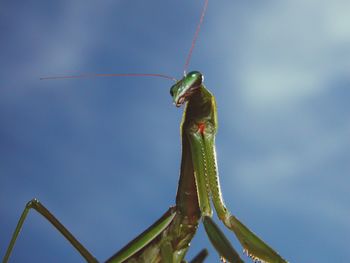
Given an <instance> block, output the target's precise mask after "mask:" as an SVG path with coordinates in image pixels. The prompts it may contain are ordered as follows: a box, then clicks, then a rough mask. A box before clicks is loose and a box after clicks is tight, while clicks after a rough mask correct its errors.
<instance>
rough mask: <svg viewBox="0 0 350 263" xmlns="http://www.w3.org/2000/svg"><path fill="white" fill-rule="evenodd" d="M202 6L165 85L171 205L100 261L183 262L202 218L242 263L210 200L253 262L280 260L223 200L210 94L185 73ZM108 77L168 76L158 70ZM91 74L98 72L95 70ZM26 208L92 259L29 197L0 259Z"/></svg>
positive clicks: (220, 245)
mask: <svg viewBox="0 0 350 263" xmlns="http://www.w3.org/2000/svg"><path fill="white" fill-rule="evenodd" d="M207 4H208V0H206V1H205V3H204V7H203V11H202V15H201V18H200V21H199V24H198V27H197V30H196V33H195V36H194V39H193V42H192V46H191V49H190V52H189V55H188V57H187V60H186V63H185V70H184V71H185V75H184V77H183V78H182V79H181V80H179V81H177V82H176V83H175V84H174V85H173V86H172V87H171V89H170V95H171V97H172V100H173V103H174V104H175V106H176V107H180V106H182V105H184V104H186V105H185V109H184V113H183V119H182V123H181V139H182V160H181V169H180V179H179V184H178V190H177V196H176V204H175V206H173V207H170V208H169V209H168V210H167V212H166V213H165V214H164V215H163V216H162V217H161V218H160V219H159V220H157V221H156V222H155V223H154V224H153V225H151V226H150V227H149V228H148V229H147V230H145V231H144V232H143V233H141V234H140V235H139V236H138V237H136V238H135V239H134V240H132V241H131V242H130V243H128V244H127V245H126V246H125V247H124V248H122V249H121V250H120V251H119V252H117V253H116V254H114V255H113V256H112V257H110V258H109V259H108V260H107V261H106V262H169V263H170V262H184V257H185V255H186V253H187V251H188V248H189V244H190V242H191V240H192V238H193V236H194V235H195V233H196V230H197V227H198V224H199V223H200V221H202V222H203V224H204V227H205V230H206V233H207V235H208V238H209V240H210V241H211V243H212V244H213V246H214V248H215V249H216V250H217V252H218V254H219V256H220V258H221V259H222V260H223V261H228V262H243V260H242V259H241V257H240V255H239V254H238V253H237V252H236V251H235V249H234V248H233V247H232V245H231V243H230V242H229V241H228V239H227V238H226V237H225V235H224V234H223V233H222V231H221V230H220V229H219V227H218V226H217V225H216V223H215V222H214V221H213V220H212V215H213V209H212V207H211V202H212V203H213V205H214V209H215V211H216V213H217V215H218V217H219V219H220V220H221V221H222V222H223V224H224V225H225V226H226V227H227V228H228V229H230V230H231V231H232V232H233V233H234V234H235V235H236V237H237V239H238V240H239V242H240V243H241V245H242V247H243V248H244V251H245V252H246V254H247V255H248V256H250V257H251V258H252V259H253V260H254V261H263V262H286V261H285V260H284V259H283V258H282V257H281V256H280V255H279V254H278V253H277V252H275V251H274V250H273V249H272V248H271V247H269V246H268V245H267V244H266V243H265V242H264V241H262V240H261V239H260V238H259V237H258V236H256V235H255V234H254V233H253V232H252V231H250V230H249V229H248V228H247V227H246V226H245V225H244V224H243V223H242V222H240V221H239V220H238V219H237V218H236V217H235V216H234V215H232V214H231V213H230V212H229V210H228V209H227V208H226V205H225V203H224V201H223V197H222V193H221V189H220V182H219V176H218V167H217V160H216V152H215V135H216V132H217V123H218V120H217V111H216V102H215V98H214V96H213V94H212V93H211V92H210V91H209V90H208V89H207V88H206V87H205V86H204V84H203V75H202V74H201V73H200V72H198V71H192V72H189V73H186V70H187V67H188V65H189V61H190V58H191V54H192V50H193V47H194V44H195V41H196V39H197V36H198V33H199V29H200V25H201V24H202V21H203V18H204V14H205V11H206V8H207ZM111 75H116V76H118V75H119V76H131V75H136V76H158V77H165V78H171V77H168V76H164V75H160V74H111ZM96 76H101V75H98V74H96ZM71 77H82V76H68V77H67V76H66V77H64V78H71ZM30 209H35V210H36V211H37V212H39V213H40V214H41V215H42V216H44V217H45V218H46V219H47V220H48V221H49V222H50V223H51V224H52V225H53V226H54V227H55V228H56V229H57V230H58V231H59V232H61V233H62V235H63V236H64V237H65V238H66V239H67V240H68V241H69V242H70V243H71V244H72V245H73V246H74V247H75V248H76V249H77V251H78V252H79V253H80V254H81V255H82V256H83V257H84V258H85V259H86V261H87V262H98V261H97V259H96V258H95V257H94V256H93V255H92V254H91V253H90V252H89V251H88V250H87V249H86V248H85V247H84V246H83V245H82V244H81V243H80V242H79V241H78V240H77V239H76V238H75V237H74V236H73V235H72V234H71V233H70V232H69V231H68V230H67V229H66V228H65V227H64V226H63V225H62V224H61V223H60V222H59V221H58V220H57V219H56V217H55V216H54V215H53V214H52V213H51V212H50V211H49V210H48V209H47V208H46V207H45V206H44V205H43V204H41V203H40V202H39V201H38V200H37V199H33V200H31V201H30V202H28V203H27V205H26V207H25V209H24V211H23V213H22V215H21V217H20V219H19V222H18V224H17V227H16V229H15V232H14V234H13V236H12V239H11V241H10V244H9V247H8V249H7V252H6V254H5V256H4V259H3V262H4V263H6V262H7V261H8V259H9V257H10V254H11V251H12V249H13V247H14V245H15V242H16V239H17V237H18V235H19V232H20V230H21V228H22V226H23V223H24V221H25V219H26V216H27V214H28V212H29V211H30ZM206 254H207V252H206V250H202V251H201V252H200V253H199V254H198V256H196V257H195V258H194V259H193V260H192V261H191V262H203V261H204V259H205V257H206Z"/></svg>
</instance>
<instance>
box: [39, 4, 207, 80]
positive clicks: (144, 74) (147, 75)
mask: <svg viewBox="0 0 350 263" xmlns="http://www.w3.org/2000/svg"><path fill="white" fill-rule="evenodd" d="M208 2H209V0H205V2H204V5H203V8H202V12H201V16H200V19H199V22H198V25H197V28H196V31H195V33H194V36H193V39H192V44H191V47H190V50H189V52H188V55H187V58H186V62H185V66H184V76H185V75H186V73H187V69H188V66H189V64H190V61H191V57H192V53H193V49H194V47H195V45H196V41H197V38H198V35H199V31H200V29H201V25H202V23H203V20H204V16H205V12H206V11H207V7H208ZM95 77H158V78H164V79H170V80H172V81H175V82H176V81H177V79H176V78H174V77H171V76H168V75H164V74H155V73H124V74H123V73H121V74H120V73H110V74H96V73H90V74H80V75H68V76H48V77H41V78H40V80H52V79H80V78H95Z"/></svg>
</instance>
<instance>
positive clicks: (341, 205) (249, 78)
mask: <svg viewBox="0 0 350 263" xmlns="http://www.w3.org/2000/svg"><path fill="white" fill-rule="evenodd" d="M202 3H203V1H199V0H194V1H183V0H182V1H164V0H163V1H160V0H159V1H140V0H133V1H131V0H128V1H126V0H125V1H93V0H91V1H79V0H77V1H54V2H52V1H50V2H47V1H31V0H30V1H26V2H25V3H23V1H11V2H2V3H1V4H0V30H1V31H0V32H1V35H2V40H1V42H0V54H1V55H0V57H1V59H0V68H1V70H0V79H1V82H0V121H1V127H0V175H1V177H0V255H1V256H3V254H4V250H5V247H6V246H7V244H8V241H9V239H10V236H11V233H12V231H13V230H14V227H15V224H16V223H17V220H18V218H19V215H20V214H21V212H22V210H23V208H24V205H25V203H26V202H27V201H29V200H30V199H31V198H33V197H37V198H38V199H39V200H41V201H42V202H43V203H44V204H45V205H46V206H47V207H48V208H49V209H50V210H51V211H52V212H53V213H54V214H55V215H56V216H57V217H58V218H59V219H60V220H61V222H62V223H64V224H65V225H66V226H67V227H68V228H69V229H70V230H71V231H72V232H73V233H74V234H75V235H76V236H77V237H78V239H79V240H81V242H82V243H84V244H85V245H86V247H87V248H88V249H90V251H91V252H92V253H93V254H94V255H95V256H96V257H97V258H98V259H99V260H105V259H107V258H108V257H109V256H111V255H112V254H113V253H115V252H116V251H117V250H118V249H120V248H121V247H122V246H123V245H124V244H125V243H127V242H128V241H129V240H131V239H132V238H133V237H135V236H136V235H137V234H138V233H140V232H141V231H142V230H144V229H145V228H146V227H148V226H149V225H150V224H151V223H152V222H154V221H155V220H156V219H157V218H158V217H159V216H160V215H161V214H163V212H164V211H165V210H166V209H167V208H168V207H169V206H170V205H172V204H174V198H175V194H176V188H177V181H178V173H179V165H180V149H181V146H180V137H179V123H180V120H181V115H182V110H179V109H177V108H175V107H174V106H173V105H172V102H171V98H170V96H169V88H170V86H171V85H172V83H171V82H169V81H167V80H163V79H157V78H107V79H106V78H103V79H102V78H95V79H79V80H60V81H59V80H57V81H40V80H39V77H41V76H47V75H58V74H62V75H64V74H79V73H89V72H94V73H128V72H143V73H164V74H169V75H172V76H174V77H177V78H180V76H181V74H182V71H183V65H184V63H185V58H186V55H187V52H188V50H189V47H190V44H191V40H192V36H193V33H194V30H195V27H196V24H197V22H198V18H199V13H200V10H201V8H202ZM349 12H350V2H349V1H346V0H334V1H316V0H307V1H301V0H286V1H274V0H271V1H263V2H261V1H225V2H220V1H210V2H209V6H208V12H207V16H206V18H205V21H204V24H203V27H202V31H201V33H200V36H199V39H198V42H197V46H196V48H195V50H194V53H193V57H192V61H191V64H190V69H194V70H200V71H201V72H202V73H203V74H204V76H205V83H206V85H207V87H208V88H209V89H210V90H211V91H212V92H213V93H214V94H215V96H216V98H217V103H218V114H219V132H218V134H217V155H218V163H219V172H220V179H221V184H222V190H223V195H224V199H225V201H226V204H227V206H228V207H229V208H230V210H231V211H232V212H233V213H234V214H235V215H237V216H238V217H239V218H240V219H241V220H242V221H243V222H245V223H246V224H247V225H248V226H249V227H250V228H251V229H253V230H254V231H255V232H256V233H258V234H259V235H260V236H262V237H263V239H264V240H266V241H267V242H268V243H269V244H271V245H272V246H273V247H275V248H276V249H277V250H278V251H279V252H280V253H281V254H282V255H283V256H284V257H285V258H286V259H288V260H289V261H290V262H298V263H299V262H325V263H326V262H348V259H349V258H350V253H349V249H348V244H349V243H350V238H349V236H350V235H349V234H350V205H349V200H350V191H349V185H350V178H349V172H350V165H349V154H350V140H349V132H350V119H349V114H348V113H349V110H350V106H349V103H348V98H349V97H350V90H349V84H350V76H349V73H348V71H349V68H350V18H349V15H348V14H349ZM221 227H222V228H224V227H223V226H222V225H221ZM226 233H227V235H228V236H229V237H230V239H231V240H232V242H233V244H234V245H235V247H236V248H237V249H238V250H239V251H241V248H240V246H239V245H238V243H237V242H236V240H235V237H234V236H233V234H231V233H229V232H226ZM203 247H208V248H209V249H210V259H209V260H208V262H218V257H217V255H216V252H215V251H213V249H212V248H211V245H210V244H209V241H208V239H207V238H206V236H205V233H204V231H203V228H202V227H200V229H199V231H198V235H197V236H196V237H195V238H194V240H193V242H192V245H191V249H190V252H189V256H188V257H187V258H191V257H193V255H195V254H196V253H197V252H198V251H199V250H200V249H201V248H203ZM25 261H26V262H84V260H82V259H81V257H80V256H79V255H78V254H77V253H76V252H75V251H74V249H72V248H71V247H70V246H69V245H68V243H67V242H66V241H65V240H64V239H63V238H62V237H61V236H60V235H59V234H58V233H57V232H56V231H55V230H54V229H53V228H52V227H51V226H50V225H49V224H48V223H47V222H46V221H45V220H43V219H42V218H41V217H40V216H39V215H37V214H36V213H35V212H33V213H31V214H30V215H29V218H28V220H27V221H26V224H25V227H24V230H23V232H22V234H21V236H20V238H19V241H18V242H17V244H16V247H15V250H14V253H13V256H12V262H25ZM247 262H249V260H247Z"/></svg>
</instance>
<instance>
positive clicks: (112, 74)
mask: <svg viewBox="0 0 350 263" xmlns="http://www.w3.org/2000/svg"><path fill="white" fill-rule="evenodd" d="M95 77H159V78H164V79H170V80H173V81H177V80H176V79H175V78H174V77H171V76H168V75H163V74H153V73H125V74H115V73H111V74H95V73H91V74H80V75H70V76H50V77H42V78H40V80H49V79H81V78H95Z"/></svg>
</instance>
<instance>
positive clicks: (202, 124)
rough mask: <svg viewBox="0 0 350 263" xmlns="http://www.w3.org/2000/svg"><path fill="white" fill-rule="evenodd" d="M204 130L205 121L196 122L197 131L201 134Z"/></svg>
mask: <svg viewBox="0 0 350 263" xmlns="http://www.w3.org/2000/svg"><path fill="white" fill-rule="evenodd" d="M204 130H205V123H204V122H201V123H198V131H199V132H200V133H201V134H203V133H204Z"/></svg>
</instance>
